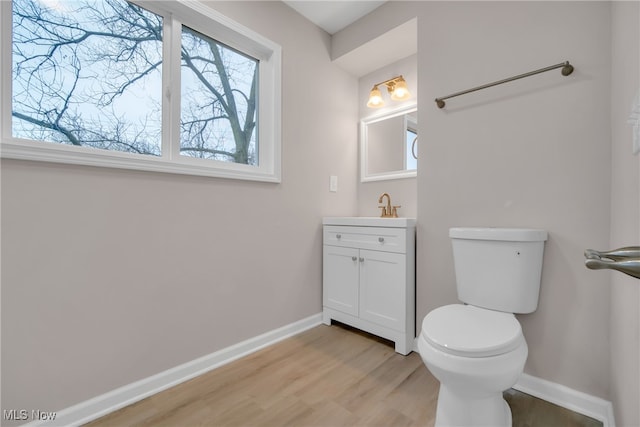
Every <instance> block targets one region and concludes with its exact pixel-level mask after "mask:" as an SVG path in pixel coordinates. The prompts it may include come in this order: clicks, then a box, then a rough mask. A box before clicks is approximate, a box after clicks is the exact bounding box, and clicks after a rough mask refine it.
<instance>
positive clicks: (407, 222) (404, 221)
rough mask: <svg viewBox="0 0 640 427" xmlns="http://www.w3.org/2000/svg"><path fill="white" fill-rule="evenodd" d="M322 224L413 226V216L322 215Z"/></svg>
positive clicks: (414, 222) (414, 224) (414, 221)
mask: <svg viewBox="0 0 640 427" xmlns="http://www.w3.org/2000/svg"><path fill="white" fill-rule="evenodd" d="M322 224H323V225H350V226H356V227H397V228H407V227H415V226H416V219H415V218H381V217H379V216H336V217H324V218H323V219H322Z"/></svg>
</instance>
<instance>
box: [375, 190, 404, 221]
mask: <svg viewBox="0 0 640 427" xmlns="http://www.w3.org/2000/svg"><path fill="white" fill-rule="evenodd" d="M385 196H387V205H386V206H385V205H382V206H378V207H379V208H380V209H382V213H381V214H380V217H381V218H398V208H400V207H402V206H400V205H398V206H391V196H389V193H382V196H380V198H379V199H378V203H382V199H384V197H385Z"/></svg>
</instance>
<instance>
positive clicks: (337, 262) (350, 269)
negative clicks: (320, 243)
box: [322, 245, 359, 316]
mask: <svg viewBox="0 0 640 427" xmlns="http://www.w3.org/2000/svg"><path fill="white" fill-rule="evenodd" d="M323 256H324V260H323V267H322V291H323V292H322V303H323V305H324V306H326V307H330V308H333V309H334V310H338V311H341V312H343V313H347V314H351V315H353V316H357V315H358V274H359V272H358V249H353V248H341V247H338V246H328V245H324V249H323Z"/></svg>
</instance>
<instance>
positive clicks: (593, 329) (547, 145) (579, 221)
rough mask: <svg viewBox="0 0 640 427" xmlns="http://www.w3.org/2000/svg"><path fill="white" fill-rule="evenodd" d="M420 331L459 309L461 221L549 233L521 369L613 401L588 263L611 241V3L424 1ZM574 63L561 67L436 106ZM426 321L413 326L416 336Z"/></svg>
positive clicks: (596, 286)
mask: <svg viewBox="0 0 640 427" xmlns="http://www.w3.org/2000/svg"><path fill="white" fill-rule="evenodd" d="M416 7H419V8H420V13H419V15H418V35H419V38H418V40H419V46H418V70H419V95H418V96H419V99H420V100H421V103H420V109H419V123H420V128H421V133H422V135H423V137H422V138H421V146H420V147H421V152H420V160H419V161H420V163H419V167H418V262H417V264H418V271H417V277H418V284H417V286H418V288H417V318H418V322H419V323H420V320H421V319H422V318H423V317H424V316H425V315H426V314H427V313H428V312H429V311H430V310H431V309H433V308H436V307H438V306H440V305H443V304H447V303H453V302H455V301H456V294H455V282H454V273H453V263H452V262H453V261H452V255H451V246H450V241H449V238H448V229H449V227H452V226H518V227H536V228H543V229H546V230H548V232H549V240H548V241H547V243H546V249H545V256H544V268H543V274H542V287H541V293H540V303H539V307H538V310H537V312H535V313H533V314H530V315H523V316H519V320H520V322H521V324H522V326H523V330H524V335H525V338H526V340H527V342H528V344H529V357H528V361H527V364H526V367H525V372H526V373H528V374H531V375H534V376H536V377H539V378H543V379H547V380H550V381H553V382H556V383H559V384H563V385H566V386H568V387H571V388H573V389H577V390H580V391H583V392H585V393H589V394H592V395H595V396H599V397H603V398H605V399H606V398H608V397H609V395H610V389H609V387H610V373H609V357H610V356H609V345H610V341H609V327H608V325H609V318H610V305H609V300H610V293H609V276H608V275H607V274H606V273H605V274H604V275H598V274H597V273H594V272H593V271H590V270H587V269H586V268H585V267H584V257H583V251H584V249H585V248H588V247H593V248H600V247H607V246H608V244H609V222H610V188H611V143H610V103H609V99H610V70H611V65H610V60H611V24H610V4H609V3H602V2H420V3H418V4H417V5H416ZM565 60H570V61H571V63H572V64H574V65H575V68H576V70H575V71H574V73H573V74H572V75H571V76H569V77H563V76H561V74H560V71H559V70H556V71H553V72H548V73H544V74H540V75H537V76H534V77H530V78H527V79H523V80H519V81H517V82H512V83H509V84H504V85H501V86H497V87H493V88H490V89H486V90H483V91H479V92H475V93H473V94H469V95H466V96H461V97H458V98H453V99H450V100H448V101H447V106H446V108H445V109H444V110H439V109H438V108H437V107H436V106H435V103H429V102H428V101H427V100H433V99H434V98H436V97H439V96H445V95H447V94H450V93H454V92H457V91H460V90H464V89H468V88H472V87H474V86H478V85H481V84H484V83H489V82H492V81H495V80H499V79H502V78H505V77H508V76H512V75H517V74H520V73H523V72H527V71H530V70H535V69H538V68H542V67H545V66H547V65H552V64H556V63H559V62H562V61H565ZM419 326H420V324H418V327H419Z"/></svg>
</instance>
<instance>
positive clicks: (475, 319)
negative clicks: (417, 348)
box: [422, 304, 524, 357]
mask: <svg viewBox="0 0 640 427" xmlns="http://www.w3.org/2000/svg"><path fill="white" fill-rule="evenodd" d="M422 336H423V337H424V338H425V339H426V340H427V342H429V343H430V344H431V345H433V346H434V347H436V348H437V349H439V350H441V351H444V352H446V353H449V354H454V355H458V356H465V357H488V356H496V355H498V354H503V353H507V352H509V351H511V350H514V349H515V348H516V347H518V346H519V345H520V343H521V342H522V340H523V339H524V338H523V336H522V328H521V327H520V323H519V322H518V320H517V319H516V317H515V316H514V315H513V314H511V313H503V312H499V311H493V310H487V309H483V308H478V307H474V306H472V305H462V304H452V305H446V306H444V307H440V308H437V309H435V310H433V311H432V312H430V313H429V314H427V316H426V317H425V318H424V320H423V321H422Z"/></svg>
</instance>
